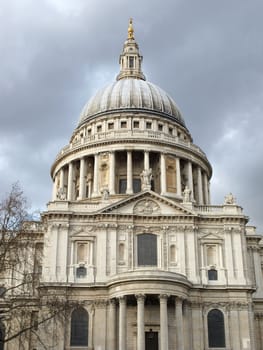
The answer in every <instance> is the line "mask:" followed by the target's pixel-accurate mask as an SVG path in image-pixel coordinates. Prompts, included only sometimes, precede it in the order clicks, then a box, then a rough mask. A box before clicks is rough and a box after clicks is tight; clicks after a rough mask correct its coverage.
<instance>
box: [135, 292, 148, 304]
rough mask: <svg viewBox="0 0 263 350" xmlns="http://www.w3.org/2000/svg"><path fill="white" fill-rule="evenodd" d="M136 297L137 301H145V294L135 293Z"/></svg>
mask: <svg viewBox="0 0 263 350" xmlns="http://www.w3.org/2000/svg"><path fill="white" fill-rule="evenodd" d="M135 298H136V299H137V302H144V301H145V298H146V296H145V294H135Z"/></svg>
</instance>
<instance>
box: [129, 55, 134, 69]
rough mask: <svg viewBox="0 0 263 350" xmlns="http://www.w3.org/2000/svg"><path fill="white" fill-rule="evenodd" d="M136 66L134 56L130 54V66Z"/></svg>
mask: <svg viewBox="0 0 263 350" xmlns="http://www.w3.org/2000/svg"><path fill="white" fill-rule="evenodd" d="M133 67H134V57H133V56H130V57H129V68H133Z"/></svg>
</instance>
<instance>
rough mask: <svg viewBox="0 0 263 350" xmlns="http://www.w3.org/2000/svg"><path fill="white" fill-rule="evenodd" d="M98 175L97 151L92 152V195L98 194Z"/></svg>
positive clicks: (96, 195)
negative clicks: (95, 152)
mask: <svg viewBox="0 0 263 350" xmlns="http://www.w3.org/2000/svg"><path fill="white" fill-rule="evenodd" d="M98 176H99V155H98V153H97V154H94V174H93V193H92V197H98V196H99V189H98Z"/></svg>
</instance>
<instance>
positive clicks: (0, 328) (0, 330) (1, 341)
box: [0, 321, 5, 350]
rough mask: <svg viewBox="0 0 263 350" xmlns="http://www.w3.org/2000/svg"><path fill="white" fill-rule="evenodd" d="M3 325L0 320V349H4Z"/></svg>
mask: <svg viewBox="0 0 263 350" xmlns="http://www.w3.org/2000/svg"><path fill="white" fill-rule="evenodd" d="M4 339H5V327H4V325H3V324H2V323H1V321H0V350H4Z"/></svg>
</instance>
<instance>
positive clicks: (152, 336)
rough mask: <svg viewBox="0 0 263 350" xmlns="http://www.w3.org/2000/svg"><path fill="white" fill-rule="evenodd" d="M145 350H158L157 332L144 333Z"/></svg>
mask: <svg viewBox="0 0 263 350" xmlns="http://www.w3.org/2000/svg"><path fill="white" fill-rule="evenodd" d="M145 350H158V332H152V331H150V332H145Z"/></svg>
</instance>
